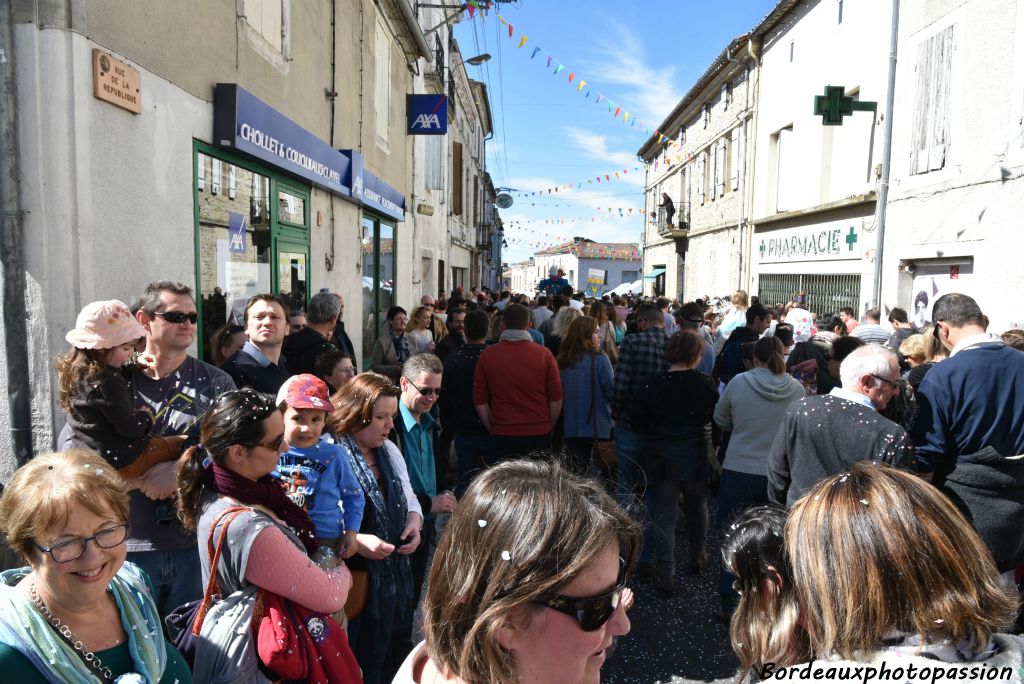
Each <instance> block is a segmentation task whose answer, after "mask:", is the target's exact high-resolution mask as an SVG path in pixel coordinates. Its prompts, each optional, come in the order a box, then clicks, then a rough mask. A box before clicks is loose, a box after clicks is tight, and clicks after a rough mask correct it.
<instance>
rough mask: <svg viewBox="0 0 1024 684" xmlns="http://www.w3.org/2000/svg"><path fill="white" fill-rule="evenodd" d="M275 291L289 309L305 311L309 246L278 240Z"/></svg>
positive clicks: (307, 297) (307, 292) (307, 290)
mask: <svg viewBox="0 0 1024 684" xmlns="http://www.w3.org/2000/svg"><path fill="white" fill-rule="evenodd" d="M275 289H276V291H277V293H278V294H279V295H281V298H282V299H284V300H285V301H286V302H288V307H289V308H290V309H302V310H303V311H305V310H306V302H308V301H309V246H308V245H303V244H299V243H295V242H285V241H283V240H279V241H278V243H277V286H276V288H275Z"/></svg>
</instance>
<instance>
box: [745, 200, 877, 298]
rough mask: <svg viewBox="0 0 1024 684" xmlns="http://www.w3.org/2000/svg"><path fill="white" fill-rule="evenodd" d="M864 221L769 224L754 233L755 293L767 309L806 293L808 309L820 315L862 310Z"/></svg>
mask: <svg viewBox="0 0 1024 684" xmlns="http://www.w3.org/2000/svg"><path fill="white" fill-rule="evenodd" d="M863 228H864V218H863V217H856V218H849V219H836V220H832V221H825V222H821V223H816V224H813V225H803V226H795V227H779V228H774V229H769V227H768V226H765V227H764V228H763V229H760V226H759V229H758V230H756V231H755V233H754V240H753V244H752V245H751V248H752V250H753V254H752V260H753V263H754V269H755V273H754V277H755V283H754V287H753V291H754V292H756V293H757V295H758V296H759V297H760V300H761V302H762V303H764V304H765V305H766V306H769V307H771V306H774V305H775V304H780V303H781V304H786V303H787V302H789V301H791V300H793V299H794V297H795V296H796V295H797V294H799V293H806V295H807V308H808V310H810V311H811V312H813V313H815V314H817V315H823V314H828V313H836V312H838V311H839V309H841V308H842V307H844V306H850V307H853V309H854V310H858V311H859V310H860V302H861V279H862V277H863V275H864V269H865V268H870V266H869V265H867V266H866V265H865V260H864V259H863V255H864V251H865V245H864V239H865V238H864V235H865V232H864V229H863Z"/></svg>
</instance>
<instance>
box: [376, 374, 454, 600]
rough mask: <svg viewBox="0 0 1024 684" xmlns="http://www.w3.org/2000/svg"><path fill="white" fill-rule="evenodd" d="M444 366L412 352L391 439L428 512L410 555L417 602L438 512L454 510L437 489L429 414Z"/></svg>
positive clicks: (448, 495)
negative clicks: (418, 541) (417, 541)
mask: <svg viewBox="0 0 1024 684" xmlns="http://www.w3.org/2000/svg"><path fill="white" fill-rule="evenodd" d="M443 371H444V367H443V366H442V365H441V360H440V359H438V358H437V357H436V356H434V355H433V354H413V355H412V356H410V357H409V359H408V360H407V361H406V362H405V364H404V365H403V366H402V375H401V377H399V379H398V382H399V389H401V390H402V395H401V396H400V397H399V399H398V415H397V416H395V426H394V428H393V429H392V431H391V435H390V439H391V441H392V442H394V443H395V444H397V445H398V448H399V449H400V450H401V451H402V456H403V457H404V458H405V464H406V466H407V467H408V469H409V482H410V484H412V491H413V493H414V494H415V495H416V499H417V500H418V501H419V503H420V506H422V508H423V511H424V512H425V513H426V516H425V519H424V521H423V533H422V535H421V537H420V546H419V547H418V548H417V549H416V551H414V552H413V553H412V554H411V555H410V556H409V564H410V566H411V568H412V582H413V597H414V600H413V603H414V604H415V603H417V602H418V601H419V597H420V591H421V589H422V587H423V579H424V578H425V577H426V574H427V558H428V557H429V553H430V552H429V548H430V547H431V546H432V545H433V544H434V540H435V539H436V534H435V529H434V524H435V522H436V520H437V514H438V513H451V512H452V511H454V510H455V496H454V495H453V494H452V493H451V492H449V491H447V490H446V491H442V492H440V493H438V491H437V468H436V465H435V462H434V440H433V436H434V434H433V433H434V429H435V427H436V425H437V422H436V421H435V420H434V417H433V416H432V415H430V411H431V409H433V408H434V404H436V403H437V399H438V397H439V396H440V394H441V376H442V373H443Z"/></svg>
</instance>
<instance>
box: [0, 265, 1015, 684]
mask: <svg viewBox="0 0 1024 684" xmlns="http://www.w3.org/2000/svg"><path fill="white" fill-rule="evenodd" d="M806 301H807V298H806V295H805V293H796V294H795V295H794V298H793V300H792V301H791V302H789V303H787V304H777V305H773V306H771V307H768V306H766V305H765V304H764V303H762V302H759V301H758V300H757V298H756V297H749V296H748V295H747V293H746V292H743V291H741V290H739V291H736V292H735V293H734V294H733V295H732V297H731V298H729V299H728V303H726V301H725V300H723V302H722V305H721V306H717V307H716V306H715V305H714V304H712V303H711V302H710V301H709V299H708V298H703V299H698V300H695V301H692V302H685V303H681V304H680V303H679V302H672V301H670V300H668V299H666V298H656V299H651V298H637V297H607V296H606V297H602V298H588V297H584V296H583V295H582V294H581V293H578V292H575V291H574V290H573V288H572V287H571V286H570V285H569V284H568V283H567V282H566V281H565V279H564V278H563V277H562V275H561V274H560V273H559V272H558V271H557V269H553V272H552V273H551V274H550V276H549V278H547V279H546V280H544V281H542V282H541V283H540V285H539V287H538V292H537V294H536V296H534V297H531V296H527V295H523V294H513V293H511V292H507V291H506V292H501V293H492V292H489V291H486V290H480V289H478V288H474V289H473V290H472V291H471V292H464V291H462V290H461V289H458V290H456V291H454V292H452V293H450V295H449V296H444V293H442V297H441V298H440V299H438V300H435V299H434V297H432V296H430V295H424V296H423V298H422V299H421V300H420V302H419V304H418V305H417V306H415V307H410V308H411V313H409V312H408V311H407V310H406V309H405V308H403V307H400V306H395V307H392V308H391V309H390V310H388V311H387V312H386V315H385V316H384V320H385V323H384V326H383V327H384V329H383V331H382V333H383V334H381V336H380V337H379V338H378V339H377V340H376V342H375V343H374V344H373V349H372V352H371V353H370V354H369V355H368V356H369V358H367V359H365V363H364V364H363V367H364V368H365V370H363V371H362V372H360V369H359V367H358V366H357V359H356V355H355V350H354V348H353V345H352V342H351V340H350V338H349V336H348V334H347V332H346V331H345V327H344V322H343V317H344V300H343V298H342V297H340V296H338V295H336V294H334V293H330V292H327V291H322V292H320V293H317V294H316V295H314V296H313V297H311V298H310V300H309V303H308V305H307V306H306V307H305V310H295V309H292V308H290V305H291V304H292V303H291V302H287V301H285V300H283V299H281V298H280V297H278V296H276V295H273V294H258V295H256V296H253V297H252V298H251V299H250V300H249V301H248V303H247V305H246V306H245V309H244V311H242V312H241V324H240V325H239V324H236V322H232V323H229V324H226V325H224V326H223V327H222V328H220V329H219V330H217V331H216V332H215V334H213V335H212V336H211V339H210V345H209V349H208V350H204V351H205V352H206V354H207V355H208V358H209V359H210V360H211V361H212V363H207V362H204V361H201V360H200V359H198V358H196V357H195V356H193V350H194V348H195V347H194V343H195V341H196V332H197V328H196V324H197V321H198V317H199V316H198V313H197V308H196V302H195V299H194V297H193V294H192V292H191V290H190V289H189V288H188V287H187V286H185V285H182V284H180V283H174V282H170V281H158V282H154V283H152V284H150V285H149V286H148V287H147V289H146V290H145V292H144V293H143V294H142V295H141V296H140V297H139V299H138V300H137V301H136V302H134V303H133V305H132V306H128V305H126V304H124V303H122V302H119V301H101V302H94V303H92V304H89V305H88V306H86V307H85V308H84V309H83V310H82V312H81V313H80V315H79V316H78V319H77V321H76V322H75V326H74V328H73V329H71V330H70V331H69V332H68V334H67V341H68V343H69V344H70V348H69V350H68V352H67V353H65V354H62V355H61V356H60V357H59V358H58V359H57V362H56V368H57V375H58V383H57V384H58V388H59V401H60V405H61V406H62V407H63V408H64V410H65V411H66V413H67V424H66V426H65V428H64V430H63V431H62V433H61V437H60V447H61V451H59V452H57V453H54V454H48V455H40V456H37V457H36V458H34V459H33V460H32V461H31V462H30V463H29V464H28V465H26V466H24V467H22V468H21V469H20V470H19V471H18V472H16V473H15V475H14V477H13V479H12V480H11V481H10V482H9V483H8V485H7V487H6V488H5V490H4V493H3V496H2V498H0V526H2V528H3V531H4V533H5V534H6V536H7V539H8V543H9V544H10V545H11V547H12V548H13V549H14V550H16V551H17V552H18V553H20V554H21V555H22V556H23V557H24V558H25V560H26V561H27V563H28V567H27V568H22V569H18V570H9V571H7V572H5V573H4V574H2V575H0V670H2V671H3V672H5V674H6V673H13V674H12V675H11V676H12V677H16V679H17V681H24V682H35V681H40V682H43V681H61V682H63V681H73V682H92V681H115V680H116V681H120V682H122V683H123V684H128V683H130V682H150V683H153V684H155V683H157V682H160V683H164V682H166V683H167V684H170V683H171V682H177V683H179V684H184V682H187V681H190V680H192V678H193V677H194V678H195V681H215V680H216V681H247V682H248V681H252V682H261V681H278V680H295V679H301V680H302V681H322V682H330V681H350V680H351V681H365V682H369V683H377V682H391V681H395V682H402V683H403V684H404V683H405V682H434V681H437V682H464V683H465V684H476V683H481V684H482V683H484V682H488V683H489V682H527V681H529V682H552V684H554V683H556V682H558V683H560V682H596V681H599V679H600V669H601V666H602V664H603V663H604V661H605V659H606V658H607V657H608V656H609V655H610V654H611V651H612V648H613V644H614V642H615V640H616V638H617V637H619V636H622V635H624V634H626V633H627V632H628V631H629V628H630V622H629V619H628V617H627V616H626V612H625V611H627V610H628V609H629V608H630V607H631V606H632V604H633V601H634V595H633V593H632V591H630V589H629V588H628V584H629V583H630V582H632V581H637V582H645V583H649V584H651V585H653V587H654V589H655V594H656V595H658V596H660V597H662V598H663V599H670V598H672V597H673V596H675V595H676V594H677V592H678V591H679V589H678V588H677V576H678V575H679V572H680V571H679V567H680V566H682V567H685V572H689V573H695V574H700V573H703V572H705V571H706V569H707V567H708V565H709V561H710V552H711V549H710V548H709V537H710V529H711V526H712V521H714V523H715V524H717V525H718V526H719V527H720V528H721V529H722V531H723V532H724V535H725V542H724V547H723V549H722V553H723V561H724V562H723V566H722V570H721V573H720V577H719V595H720V605H719V607H718V611H717V618H719V619H722V620H730V621H731V634H732V641H733V643H732V646H733V648H734V650H735V651H736V654H737V656H738V658H739V660H740V663H741V666H742V669H741V675H743V674H745V673H755V674H756V676H758V677H760V678H762V679H766V678H769V677H771V676H775V674H774V673H776V672H778V671H782V670H783V669H784V668H789V672H797V673H798V675H799V673H800V672H802V671H803V670H802V669H801V668H808V672H810V669H809V664H812V663H813V661H815V660H818V661H835V662H836V663H840V664H843V663H845V664H849V663H850V662H851V661H856V662H860V663H870V664H871V666H872V667H883V666H885V665H886V663H887V662H888V664H889V666H890V667H892V666H894V665H893V664H894V663H896V664H898V665H899V666H900V667H903V668H904V669H906V668H908V667H910V666H911V665H915V666H917V667H922V666H924V663H925V662H927V661H928V660H930V661H943V662H944V663H945V664H946V667H948V668H949V670H948V672H945V671H944V672H945V674H944V675H943V676H946V677H947V678H949V679H962V678H963V677H961V676H958V673H960V674H962V672H961V671H960V670H956V668H964V667H969V666H976V667H985V668H995V669H996V670H999V669H1000V668H1003V667H1010V668H1011V669H1012V670H1013V673H1012V677H1010V678H1007V679H1004V681H1019V680H1020V674H1019V670H1020V666H1021V665H1022V664H1024V662H1022V655H1021V654H1022V648H1024V642H1021V641H1020V640H1019V639H1018V637H1015V636H1012V633H1016V632H1018V631H1019V629H1018V627H1019V625H1020V623H1021V622H1024V621H1019V620H1018V618H1017V609H1018V597H1019V590H1018V585H1017V581H1018V579H1019V578H1020V576H1021V575H1022V574H1024V463H1022V462H1021V460H1020V457H1021V456H1022V455H1024V408H1022V403H1021V402H1022V399H1021V397H1024V354H1022V353H1021V351H1024V350H1022V349H1021V347H1022V343H1024V331H1019V330H1011V331H1007V332H1006V333H1004V334H1003V335H1002V336H996V335H992V334H989V333H988V332H987V328H988V323H989V321H988V319H987V317H986V316H985V315H984V314H983V312H982V311H981V309H980V308H979V306H978V304H977V303H976V302H975V301H974V300H973V299H972V298H970V297H968V296H966V295H962V294H950V295H945V296H943V297H940V298H939V299H937V300H936V301H935V302H934V305H933V308H932V315H931V318H932V321H933V322H931V323H928V324H927V325H926V326H924V327H921V328H919V327H916V326H914V325H911V324H910V322H909V320H908V317H907V314H906V312H905V311H903V310H901V309H898V308H897V309H892V310H890V311H888V313H887V315H886V316H885V319H886V320H887V322H888V324H889V326H888V327H887V326H883V325H882V322H881V321H882V318H883V316H882V315H881V313H880V312H879V311H878V310H868V311H866V312H864V313H863V315H862V319H863V320H862V321H857V320H856V312H855V311H854V310H853V309H852V308H844V309H841V310H839V311H837V312H827V313H824V314H821V313H813V312H811V311H809V310H808V309H807V308H806V306H807V305H806ZM69 327H70V326H69ZM358 332H359V333H360V335H359V336H357V337H359V338H360V339H361V332H362V331H358ZM712 497H715V498H716V501H715V502H714V504H712ZM712 509H714V510H715V511H716V515H714V516H711V515H710V511H711V510H712ZM680 511H682V514H683V517H684V518H685V529H686V534H685V539H686V548H687V551H688V557H687V558H685V559H677V555H678V554H677V549H676V540H677V532H676V528H677V525H678V524H679V520H678V519H679V516H680ZM90 542H92V543H91V544H90ZM417 608H420V609H421V614H422V624H419V625H414V614H416V611H417ZM239 625H241V627H239ZM289 625H290V627H291V632H290V634H291V635H292V636H291V637H288V638H291V639H293V640H294V645H292V646H289V644H291V643H292V642H290V641H288V638H286V636H283V635H282V630H285V631H286V632H287V630H288V628H289ZM420 634H422V637H423V641H421V642H419V643H416V642H417V640H418V635H420ZM325 644H329V647H328V646H325ZM680 647H681V648H682V647H684V646H680ZM887 659H888V660H887ZM971 664H973V665H971ZM978 664H980V665H978ZM837 666H838V665H837ZM297 672H301V673H302V674H301V676H296V675H295V673H297ZM353 673H355V674H353ZM900 677H901V678H898V679H897V681H904V680H905V679H904V678H902V677H903V675H901V676H900ZM908 677H912V675H908ZM218 678H220V679H218ZM798 678H799V676H798ZM804 678H805V679H806V678H811V676H810V675H808V676H807V677H804ZM814 678H821V677H814ZM906 680H907V681H910V679H906ZM938 680H939V681H941V680H942V679H941V677H940V678H939V679H938ZM12 681H13V679H12ZM638 681H639V680H638Z"/></svg>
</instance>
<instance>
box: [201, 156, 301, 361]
mask: <svg viewBox="0 0 1024 684" xmlns="http://www.w3.org/2000/svg"><path fill="white" fill-rule="evenodd" d="M214 154H221V153H220V152H214V151H212V149H211V150H209V151H208V150H207V149H206V148H205V146H200V147H197V151H196V189H197V192H196V196H195V199H196V216H197V220H198V225H197V227H196V232H197V237H196V250H197V255H198V256H197V281H198V282H197V285H198V288H197V290H198V297H199V300H200V311H201V314H202V328H201V332H202V337H201V339H202V341H203V349H202V356H203V358H209V357H208V353H209V349H208V345H209V340H210V338H211V337H212V336H213V334H214V333H215V332H216V331H217V330H218V329H219V328H221V327H222V326H223V325H225V324H227V323H237V324H241V323H242V317H243V312H244V310H245V305H246V303H247V302H248V300H249V298H250V297H252V296H253V295H254V294H259V293H266V292H274V293H277V294H279V295H281V296H282V297H284V298H285V299H286V301H287V302H288V303H289V306H290V307H291V308H297V309H303V308H305V305H306V301H307V299H308V293H309V287H308V278H309V270H308V261H309V216H308V204H309V191H308V189H303V188H301V187H293V186H292V185H291V184H290V183H288V182H287V181H285V180H283V179H280V178H278V177H276V176H275V175H274V174H272V173H270V172H260V171H259V170H257V167H254V166H253V167H252V168H250V165H248V164H247V163H246V165H243V162H241V161H235V160H234V159H229V158H225V159H219V158H218V157H216V156H213V155H214ZM225 157H227V155H225ZM207 170H208V171H207ZM207 174H208V175H207ZM204 176H205V178H204ZM222 178H226V179H227V191H226V192H221V179H222ZM204 185H208V186H209V189H210V192H204V191H203V186H204ZM273 197H277V198H278V201H277V202H276V203H275V202H272V201H271V198H273Z"/></svg>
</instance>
